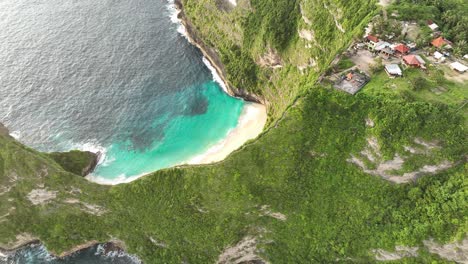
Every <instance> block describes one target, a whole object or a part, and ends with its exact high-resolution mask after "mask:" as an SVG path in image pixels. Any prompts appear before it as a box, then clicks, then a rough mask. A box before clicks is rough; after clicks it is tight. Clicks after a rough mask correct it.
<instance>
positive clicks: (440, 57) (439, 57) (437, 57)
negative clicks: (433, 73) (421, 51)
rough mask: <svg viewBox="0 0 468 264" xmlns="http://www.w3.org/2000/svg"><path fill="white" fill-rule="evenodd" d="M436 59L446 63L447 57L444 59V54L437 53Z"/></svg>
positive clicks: (435, 54)
mask: <svg viewBox="0 0 468 264" xmlns="http://www.w3.org/2000/svg"><path fill="white" fill-rule="evenodd" d="M434 58H435V59H436V60H438V61H440V62H442V61H444V60H445V57H444V54H442V53H440V52H438V51H436V52H434Z"/></svg>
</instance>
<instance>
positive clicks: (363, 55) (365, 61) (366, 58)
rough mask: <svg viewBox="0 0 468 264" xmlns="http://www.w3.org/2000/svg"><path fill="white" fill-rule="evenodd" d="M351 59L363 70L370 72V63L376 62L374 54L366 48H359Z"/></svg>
mask: <svg viewBox="0 0 468 264" xmlns="http://www.w3.org/2000/svg"><path fill="white" fill-rule="evenodd" d="M349 59H350V60H351V61H352V62H353V63H354V64H355V65H356V66H357V67H358V68H359V69H360V70H361V71H363V72H365V73H367V74H369V73H370V65H372V64H374V62H375V61H374V55H372V53H371V52H370V51H368V50H366V49H360V50H358V51H357V52H356V53H355V54H354V55H352V56H351V57H349Z"/></svg>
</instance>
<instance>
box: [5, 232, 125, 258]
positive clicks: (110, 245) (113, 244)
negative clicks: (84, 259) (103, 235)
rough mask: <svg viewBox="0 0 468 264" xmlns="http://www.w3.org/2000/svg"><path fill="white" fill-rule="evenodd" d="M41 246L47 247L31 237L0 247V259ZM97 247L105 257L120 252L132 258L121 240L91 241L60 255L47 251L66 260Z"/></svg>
mask: <svg viewBox="0 0 468 264" xmlns="http://www.w3.org/2000/svg"><path fill="white" fill-rule="evenodd" d="M39 245H42V246H45V245H44V243H42V241H41V240H40V239H37V238H33V237H31V238H30V239H29V240H24V241H21V242H20V243H17V244H16V245H13V246H12V247H7V246H5V245H1V246H0V258H7V257H8V256H10V255H12V254H15V252H17V251H18V250H21V249H24V248H26V247H30V246H39ZM96 246H103V247H104V251H103V254H104V255H106V254H108V253H111V252H118V253H121V252H123V253H125V254H127V255H129V256H132V255H131V254H130V253H128V252H127V251H126V249H125V248H126V247H125V244H124V242H123V241H120V240H110V241H108V242H102V243H101V242H99V241H97V240H90V241H87V242H84V243H82V244H79V245H76V246H74V247H73V248H71V249H69V250H66V251H64V252H62V253H60V254H56V253H55V252H53V251H50V250H48V249H47V252H48V253H49V254H50V255H51V256H53V257H54V258H57V259H64V258H67V257H69V256H71V255H73V254H76V253H79V252H81V251H84V250H88V249H90V248H92V247H96Z"/></svg>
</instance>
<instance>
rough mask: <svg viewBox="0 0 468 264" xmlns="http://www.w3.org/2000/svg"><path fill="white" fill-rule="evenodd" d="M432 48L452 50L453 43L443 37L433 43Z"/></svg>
mask: <svg viewBox="0 0 468 264" xmlns="http://www.w3.org/2000/svg"><path fill="white" fill-rule="evenodd" d="M431 44H432V46H434V47H436V48H439V49H440V48H449V49H450V48H452V46H451V44H452V42H450V41H448V40H446V39H444V38H443V37H438V38H436V39H434V40H433V41H432V42H431Z"/></svg>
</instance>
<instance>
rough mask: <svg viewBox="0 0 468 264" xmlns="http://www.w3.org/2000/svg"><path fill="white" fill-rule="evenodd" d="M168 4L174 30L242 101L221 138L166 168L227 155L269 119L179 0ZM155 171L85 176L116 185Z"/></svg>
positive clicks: (260, 101)
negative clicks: (230, 76)
mask: <svg viewBox="0 0 468 264" xmlns="http://www.w3.org/2000/svg"><path fill="white" fill-rule="evenodd" d="M170 4H171V5H173V8H174V9H175V11H176V12H177V13H176V14H174V17H176V18H177V21H175V19H174V17H172V16H171V18H172V19H174V20H173V22H174V23H178V24H180V26H181V27H179V28H178V30H177V31H178V32H179V33H180V34H182V35H183V36H184V37H185V38H186V39H187V40H188V41H189V43H190V44H192V45H194V46H195V47H197V48H198V49H199V50H200V51H201V52H202V55H203V62H204V63H205V65H206V67H208V69H209V70H210V71H211V72H212V75H213V80H214V81H215V82H217V83H218V84H219V85H220V87H221V88H222V90H223V91H224V92H225V93H226V94H228V95H229V96H232V97H236V98H239V99H242V100H244V101H245V105H244V109H243V110H242V113H241V115H240V116H239V119H238V124H237V125H236V127H234V128H233V129H232V130H230V131H229V132H228V133H227V134H226V136H225V137H224V138H223V139H221V140H219V141H217V142H214V144H212V145H210V146H209V147H208V148H207V149H206V150H205V151H204V152H202V153H199V154H195V155H194V156H192V157H190V158H189V159H188V160H185V161H182V162H180V163H179V164H174V165H173V166H170V167H168V168H175V167H179V166H184V165H204V164H211V163H215V162H220V161H222V160H224V159H226V158H227V157H228V156H229V155H230V154H231V153H232V152H234V151H235V150H237V149H239V148H240V147H242V146H243V145H244V144H245V143H246V142H247V141H249V140H252V139H255V138H256V137H258V135H260V134H261V133H262V132H263V129H264V127H265V125H266V122H267V120H268V113H267V107H266V104H265V102H264V99H263V98H261V97H259V96H256V95H252V94H248V93H246V92H245V91H241V90H238V89H235V88H233V87H232V86H231V85H230V84H229V83H228V81H227V79H226V77H225V71H224V66H223V65H222V63H221V61H220V59H219V56H218V55H217V54H216V52H215V51H214V49H212V48H210V47H207V46H206V45H205V44H204V43H203V41H202V40H201V39H200V38H199V37H198V35H197V33H196V31H195V30H194V29H193V26H192V24H191V23H190V21H189V20H188V18H187V17H186V16H185V13H184V11H183V5H182V2H181V0H174V1H173V2H171V1H170ZM239 91H241V92H239ZM101 162H103V161H102V159H101V161H100V163H101ZM100 163H99V164H100ZM156 171H158V170H156ZM154 172H155V171H151V172H145V173H142V174H139V175H133V176H130V177H126V176H125V175H119V176H118V177H115V178H113V179H106V178H103V177H100V176H99V175H93V174H90V175H87V176H86V177H85V178H86V179H87V180H89V181H91V182H94V183H97V184H101V185H118V184H123V183H129V182H132V181H135V180H137V179H139V178H141V177H144V176H147V175H150V174H152V173H154Z"/></svg>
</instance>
